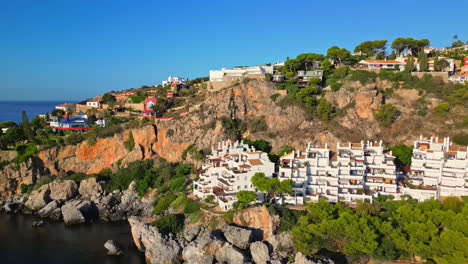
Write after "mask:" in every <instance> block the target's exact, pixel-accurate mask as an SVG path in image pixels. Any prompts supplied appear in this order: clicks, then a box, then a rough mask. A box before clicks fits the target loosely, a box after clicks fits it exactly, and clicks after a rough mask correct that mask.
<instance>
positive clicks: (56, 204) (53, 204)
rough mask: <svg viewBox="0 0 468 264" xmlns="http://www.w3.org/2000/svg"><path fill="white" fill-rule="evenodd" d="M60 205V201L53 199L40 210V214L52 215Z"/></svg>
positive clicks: (43, 215) (41, 215) (42, 215)
mask: <svg viewBox="0 0 468 264" xmlns="http://www.w3.org/2000/svg"><path fill="white" fill-rule="evenodd" d="M59 207H60V203H59V202H58V201H52V202H50V203H48V204H47V205H46V206H45V207H44V208H42V209H41V210H39V212H38V214H39V216H40V217H42V218H45V217H50V216H51V214H52V212H54V210H55V209H57V208H59Z"/></svg>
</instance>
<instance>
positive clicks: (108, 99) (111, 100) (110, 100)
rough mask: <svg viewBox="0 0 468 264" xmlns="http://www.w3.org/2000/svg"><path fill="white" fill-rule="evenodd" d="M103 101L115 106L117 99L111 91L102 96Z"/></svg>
mask: <svg viewBox="0 0 468 264" xmlns="http://www.w3.org/2000/svg"><path fill="white" fill-rule="evenodd" d="M101 101H102V102H103V103H104V104H108V105H109V106H110V107H113V106H114V105H115V104H116V103H117V99H116V98H115V96H114V95H112V94H110V93H106V94H104V95H103V96H102V98H101Z"/></svg>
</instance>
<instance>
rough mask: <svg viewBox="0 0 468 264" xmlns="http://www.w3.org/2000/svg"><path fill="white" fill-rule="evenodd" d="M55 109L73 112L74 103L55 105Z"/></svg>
mask: <svg viewBox="0 0 468 264" xmlns="http://www.w3.org/2000/svg"><path fill="white" fill-rule="evenodd" d="M55 109H57V110H62V111H64V112H73V111H75V104H61V105H57V106H56V107H55Z"/></svg>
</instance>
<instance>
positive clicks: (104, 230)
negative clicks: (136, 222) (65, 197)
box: [0, 214, 145, 264]
mask: <svg viewBox="0 0 468 264" xmlns="http://www.w3.org/2000/svg"><path fill="white" fill-rule="evenodd" d="M38 220H39V218H37V217H35V216H31V215H9V214H0V263H1V264H88V263H89V264H124V263H125V264H133V263H135V264H143V263H145V259H144V254H143V253H141V252H139V251H138V249H137V248H136V246H135V244H134V243H133V241H132V237H131V233H130V225H129V224H128V222H126V221H122V222H109V223H108V222H95V223H92V224H83V225H77V226H65V224H64V223H62V222H57V221H49V220H46V223H45V224H44V225H43V226H41V227H33V226H32V223H33V222H34V221H38ZM109 239H112V240H114V241H116V242H117V243H118V244H119V245H120V247H121V249H123V251H124V254H123V255H120V256H109V255H107V250H106V249H105V248H104V244H105V243H106V241H107V240H109Z"/></svg>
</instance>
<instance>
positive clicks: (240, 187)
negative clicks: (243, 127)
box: [193, 141, 275, 210]
mask: <svg viewBox="0 0 468 264" xmlns="http://www.w3.org/2000/svg"><path fill="white" fill-rule="evenodd" d="M257 172H263V173H265V175H266V176H267V177H271V176H272V175H273V173H274V172H275V165H274V163H273V162H271V161H270V160H269V159H268V155H267V153H265V152H261V151H255V149H254V148H249V147H248V145H246V144H243V142H242V141H241V142H238V141H236V142H232V141H223V142H220V143H219V144H218V147H217V148H213V149H212V153H211V155H209V156H208V160H207V162H206V163H205V164H204V165H203V166H202V172H201V173H200V175H199V177H200V178H199V179H198V180H196V181H195V182H194V184H193V186H194V192H193V193H194V194H195V195H196V196H197V197H199V198H201V199H205V198H207V197H208V196H209V195H214V196H215V198H216V201H217V202H218V204H219V207H220V208H221V209H222V210H229V209H232V206H233V204H234V203H235V202H236V201H237V198H236V194H237V193H238V192H239V191H255V188H254V187H253V186H252V182H251V179H252V176H254V175H255V173H257Z"/></svg>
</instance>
